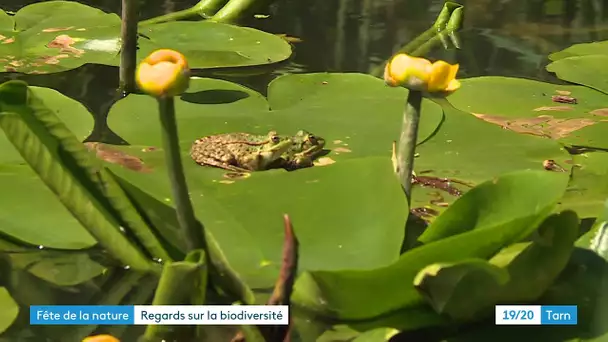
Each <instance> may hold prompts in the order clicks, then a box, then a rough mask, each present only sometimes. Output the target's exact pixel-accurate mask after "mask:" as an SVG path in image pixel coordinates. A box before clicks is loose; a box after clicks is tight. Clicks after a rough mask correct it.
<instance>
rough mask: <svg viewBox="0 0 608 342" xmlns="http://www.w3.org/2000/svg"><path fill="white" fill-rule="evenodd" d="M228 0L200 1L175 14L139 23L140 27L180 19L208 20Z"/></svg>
mask: <svg viewBox="0 0 608 342" xmlns="http://www.w3.org/2000/svg"><path fill="white" fill-rule="evenodd" d="M227 1H228V0H201V1H199V3H198V4H196V5H194V6H192V7H190V8H188V9H185V10H181V11H177V12H173V13H168V14H165V15H161V16H158V17H155V18H150V19H148V20H144V21H142V22H140V23H139V25H140V26H146V25H151V24H159V23H164V22H168V21H176V20H182V19H188V18H192V17H198V16H200V17H203V18H210V17H211V16H212V15H213V14H215V12H217V11H218V10H219V9H220V8H222V6H224V5H225V4H226V2H227Z"/></svg>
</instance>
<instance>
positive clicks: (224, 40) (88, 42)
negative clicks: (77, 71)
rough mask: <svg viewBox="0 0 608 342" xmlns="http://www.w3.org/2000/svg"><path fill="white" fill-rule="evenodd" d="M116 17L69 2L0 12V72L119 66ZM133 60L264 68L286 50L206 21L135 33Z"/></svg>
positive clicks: (271, 38)
mask: <svg viewBox="0 0 608 342" xmlns="http://www.w3.org/2000/svg"><path fill="white" fill-rule="evenodd" d="M120 26H121V22H120V18H119V17H118V16H117V15H116V14H109V13H105V12H103V11H101V10H98V9H95V8H92V7H89V6H86V5H82V4H79V3H77V2H69V1H47V2H41V3H36V4H32V5H29V6H25V7H24V8H22V9H21V10H19V11H18V12H17V13H16V14H15V15H14V16H12V17H11V16H8V15H7V14H6V13H5V12H4V11H0V41H1V44H0V53H1V54H2V56H3V58H2V59H0V67H1V69H0V70H4V71H12V72H21V73H31V74H33V73H52V72H60V71H65V70H70V69H74V68H77V67H79V66H81V65H83V64H85V63H97V64H105V65H114V66H117V65H119V62H120V61H119V52H120V39H119V38H120ZM140 33H141V34H143V35H142V36H141V37H140V38H139V42H138V44H139V50H138V60H141V59H143V58H144V57H146V56H147V55H148V54H149V53H150V52H151V51H152V50H155V49H158V48H171V49H176V50H178V51H180V52H182V53H183V54H184V55H185V56H186V58H187V59H188V62H189V65H190V67H192V68H197V69H198V68H220V67H239V66H254V65H265V64H270V63H276V62H280V61H283V60H285V59H287V58H289V56H290V55H291V46H290V45H289V44H288V43H287V42H286V41H285V40H283V39H281V38H280V37H278V36H275V35H272V34H268V33H265V32H262V31H258V30H254V29H251V28H242V27H238V26H232V25H227V24H219V23H210V22H169V23H163V24H158V25H150V26H146V27H145V28H144V29H142V30H141V32H140Z"/></svg>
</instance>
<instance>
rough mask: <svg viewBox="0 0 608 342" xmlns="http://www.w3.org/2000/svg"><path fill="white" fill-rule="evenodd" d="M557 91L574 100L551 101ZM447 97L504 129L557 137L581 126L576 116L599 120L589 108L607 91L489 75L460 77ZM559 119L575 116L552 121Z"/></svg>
mask: <svg viewBox="0 0 608 342" xmlns="http://www.w3.org/2000/svg"><path fill="white" fill-rule="evenodd" d="M559 95H562V96H570V97H573V98H575V99H576V100H577V103H576V104H567V103H558V102H554V101H553V100H552V97H553V96H559ZM448 99H449V101H450V103H452V105H453V106H454V107H456V108H458V109H460V110H462V111H465V112H469V113H473V114H475V115H476V116H477V117H478V118H480V119H482V120H485V121H487V122H490V123H493V124H496V125H499V126H502V127H504V128H506V129H509V130H512V131H515V132H518V133H522V134H530V135H540V136H542V135H543V134H544V135H546V136H548V137H553V138H556V139H557V138H563V137H564V136H567V135H568V134H569V133H570V132H571V131H572V130H570V128H571V129H575V128H578V129H580V128H582V127H584V125H582V124H581V120H580V119H587V120H594V121H599V119H601V118H602V117H601V116H597V115H594V114H593V112H594V111H595V110H597V109H601V108H605V107H606V102H607V101H608V95H605V94H603V93H601V92H598V91H595V90H593V89H589V88H586V87H581V86H575V85H557V84H551V83H544V82H538V81H533V80H527V79H521V78H509V77H494V76H491V77H475V78H468V79H464V80H462V88H461V89H459V90H458V91H457V92H456V93H454V94H453V95H451V96H450V97H449V98H448ZM514 99H516V100H514ZM561 119H577V120H576V121H561V122H558V121H556V120H561ZM583 123H584V122H583ZM577 124H578V125H577Z"/></svg>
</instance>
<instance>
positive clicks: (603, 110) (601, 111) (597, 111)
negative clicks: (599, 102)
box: [589, 108, 608, 116]
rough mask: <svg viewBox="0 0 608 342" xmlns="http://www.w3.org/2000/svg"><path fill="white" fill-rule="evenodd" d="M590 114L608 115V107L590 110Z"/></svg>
mask: <svg viewBox="0 0 608 342" xmlns="http://www.w3.org/2000/svg"><path fill="white" fill-rule="evenodd" d="M589 114H593V115H597V116H608V108H600V109H595V110H592V111H590V112H589Z"/></svg>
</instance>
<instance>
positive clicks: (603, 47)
mask: <svg viewBox="0 0 608 342" xmlns="http://www.w3.org/2000/svg"><path fill="white" fill-rule="evenodd" d="M606 51H608V41H601V42H592V43H581V44H574V45H572V46H570V47H568V48H566V49H564V50H561V51H558V52H554V53H552V54H550V55H549V60H551V61H557V60H560V59H563V58H568V57H576V56H587V55H605V54H607V53H606Z"/></svg>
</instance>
